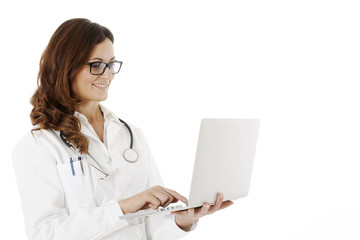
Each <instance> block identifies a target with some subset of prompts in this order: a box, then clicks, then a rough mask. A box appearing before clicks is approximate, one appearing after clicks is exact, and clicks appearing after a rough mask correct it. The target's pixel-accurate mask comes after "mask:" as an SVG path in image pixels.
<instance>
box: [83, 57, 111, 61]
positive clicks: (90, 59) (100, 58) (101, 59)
mask: <svg viewBox="0 0 360 240" xmlns="http://www.w3.org/2000/svg"><path fill="white" fill-rule="evenodd" d="M91 60H100V61H104V59H102V58H92V59H89V61H91ZM112 60H115V57H113V58H111V59H110V61H112Z"/></svg>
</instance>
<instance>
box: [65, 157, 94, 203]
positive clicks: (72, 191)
mask: <svg viewBox="0 0 360 240" xmlns="http://www.w3.org/2000/svg"><path fill="white" fill-rule="evenodd" d="M81 165H82V166H81ZM58 172H59V176H60V180H61V182H62V185H63V188H64V192H65V197H66V203H67V207H68V208H69V210H72V209H74V208H78V207H92V206H96V204H95V201H94V194H93V192H94V191H93V187H92V183H91V181H92V179H91V176H90V171H89V165H88V164H87V162H86V161H84V160H81V161H74V162H73V163H72V164H71V163H70V162H67V163H63V164H58Z"/></svg>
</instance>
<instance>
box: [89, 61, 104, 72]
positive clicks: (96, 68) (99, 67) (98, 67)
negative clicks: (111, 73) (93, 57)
mask: <svg viewBox="0 0 360 240" xmlns="http://www.w3.org/2000/svg"><path fill="white" fill-rule="evenodd" d="M105 66H106V65H105V63H102V62H94V63H92V64H91V69H90V72H91V73H92V74H102V73H103V71H104V67H105Z"/></svg>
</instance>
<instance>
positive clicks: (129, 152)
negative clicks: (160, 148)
mask: <svg viewBox="0 0 360 240" xmlns="http://www.w3.org/2000/svg"><path fill="white" fill-rule="evenodd" d="M119 121H120V122H121V123H123V124H124V125H125V127H126V128H127V129H128V131H129V134H130V148H127V149H125V150H124V152H123V157H124V159H125V161H127V162H129V163H134V162H136V161H137V160H138V154H137V152H136V151H135V150H134V149H133V143H134V141H133V139H134V137H133V133H132V130H131V128H130V126H129V125H128V124H127V123H126V122H125V121H124V120H122V119H120V118H119ZM60 139H61V140H62V141H63V142H64V143H65V145H66V146H67V147H68V148H70V149H71V150H73V151H74V152H75V153H76V154H77V155H79V156H80V157H82V158H83V159H85V160H86V161H87V162H88V163H89V164H90V165H91V166H92V167H94V168H95V169H96V170H98V171H99V172H101V173H103V174H104V175H105V178H106V177H108V176H110V174H109V173H107V172H105V171H104V169H103V168H102V167H101V165H100V164H99V163H98V161H97V160H96V159H95V158H94V157H93V156H92V155H91V154H90V152H88V153H87V155H89V156H90V157H91V158H92V159H93V160H94V162H95V163H96V164H97V165H98V167H99V168H98V167H96V166H95V165H94V164H92V163H91V162H89V161H88V159H87V158H86V156H84V155H83V154H82V153H81V152H79V151H78V150H76V149H75V147H74V146H73V145H72V144H71V143H70V142H69V141H67V140H66V138H65V137H64V135H63V133H62V132H60Z"/></svg>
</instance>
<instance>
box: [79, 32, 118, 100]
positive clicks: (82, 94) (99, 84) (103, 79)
mask: <svg viewBox="0 0 360 240" xmlns="http://www.w3.org/2000/svg"><path fill="white" fill-rule="evenodd" d="M114 60H115V57H114V48H113V44H112V42H111V41H110V39H108V38H106V39H105V40H104V41H102V42H101V43H99V44H97V45H96V46H95V48H94V50H93V51H92V53H91V55H90V58H89V60H88V62H90V63H91V62H104V63H109V62H111V61H114ZM113 78H114V75H113V74H111V73H110V69H109V68H106V70H105V72H104V73H103V74H102V75H92V74H91V73H90V66H89V65H84V66H83V67H82V68H81V69H80V70H79V72H78V73H77V74H76V76H75V79H74V80H73V82H72V90H73V91H74V93H75V94H76V96H77V97H78V98H80V100H81V103H82V104H85V103H88V102H91V101H96V102H99V101H104V100H106V99H107V96H108V89H109V86H110V83H111V81H112V80H113Z"/></svg>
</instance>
